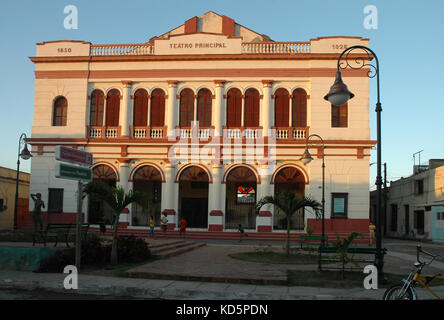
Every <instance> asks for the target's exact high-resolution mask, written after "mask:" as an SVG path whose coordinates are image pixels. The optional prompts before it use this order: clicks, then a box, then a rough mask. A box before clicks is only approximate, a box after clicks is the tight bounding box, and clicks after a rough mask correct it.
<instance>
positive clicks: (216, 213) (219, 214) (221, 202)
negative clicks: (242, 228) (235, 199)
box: [208, 164, 225, 231]
mask: <svg viewBox="0 0 444 320" xmlns="http://www.w3.org/2000/svg"><path fill="white" fill-rule="evenodd" d="M212 169H213V170H212V175H213V183H210V184H209V190H208V208H209V216H208V231H222V230H223V228H224V220H225V218H224V217H225V213H224V212H225V187H224V186H222V177H223V171H224V170H223V166H222V164H213V168H212Z"/></svg>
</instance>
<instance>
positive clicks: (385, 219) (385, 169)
mask: <svg viewBox="0 0 444 320" xmlns="http://www.w3.org/2000/svg"><path fill="white" fill-rule="evenodd" d="M383 218H384V235H385V234H386V233H387V162H384V214H383Z"/></svg>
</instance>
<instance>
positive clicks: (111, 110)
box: [106, 89, 120, 127]
mask: <svg viewBox="0 0 444 320" xmlns="http://www.w3.org/2000/svg"><path fill="white" fill-rule="evenodd" d="M119 112H120V92H119V90H117V89H112V90H111V91H110V92H108V95H107V96H106V126H107V127H117V126H119Z"/></svg>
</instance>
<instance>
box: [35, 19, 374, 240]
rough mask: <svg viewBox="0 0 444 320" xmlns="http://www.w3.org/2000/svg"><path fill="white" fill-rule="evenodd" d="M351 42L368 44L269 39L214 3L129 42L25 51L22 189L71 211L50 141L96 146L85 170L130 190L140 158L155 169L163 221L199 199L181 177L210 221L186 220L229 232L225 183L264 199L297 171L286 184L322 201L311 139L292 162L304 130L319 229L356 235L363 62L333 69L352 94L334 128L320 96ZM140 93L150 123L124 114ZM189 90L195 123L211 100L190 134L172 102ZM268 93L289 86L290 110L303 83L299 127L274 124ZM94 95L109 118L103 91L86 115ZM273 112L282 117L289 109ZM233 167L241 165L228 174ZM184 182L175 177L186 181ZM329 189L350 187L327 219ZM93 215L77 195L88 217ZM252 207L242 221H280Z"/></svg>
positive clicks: (57, 44)
mask: <svg viewBox="0 0 444 320" xmlns="http://www.w3.org/2000/svg"><path fill="white" fill-rule="evenodd" d="M352 45H364V46H368V39H363V38H359V37H344V36H338V37H324V38H322V37H321V38H316V39H311V40H310V41H306V42H274V41H272V40H271V39H270V38H268V37H267V36H265V35H261V34H258V33H256V32H254V31H252V30H250V29H248V28H246V27H243V26H242V25H239V24H237V23H236V22H234V21H233V20H232V19H230V18H228V17H225V16H220V15H218V14H216V13H213V12H208V13H206V14H204V15H202V16H200V17H194V18H192V19H189V20H188V21H186V22H185V23H184V24H183V25H181V26H179V27H178V28H176V29H174V30H171V31H170V32H167V33H165V34H163V35H161V36H159V37H154V38H152V39H151V40H150V41H148V42H144V43H140V44H127V45H96V44H91V43H89V42H82V41H53V42H51V41H49V42H44V43H39V44H37V55H36V56H35V57H32V58H31V60H32V61H33V62H34V63H35V102H34V122H33V127H32V137H31V139H30V143H31V144H32V152H33V155H34V156H33V158H32V169H31V192H32V193H35V192H40V193H41V194H42V196H43V199H44V200H45V199H47V198H48V192H49V191H48V190H49V189H51V188H56V189H64V192H63V213H60V214H61V215H63V214H65V213H73V212H75V211H76V200H75V199H76V197H75V192H76V182H74V181H67V180H61V179H57V178H55V176H54V170H55V163H56V161H55V159H54V150H55V146H56V145H66V146H71V147H75V148H79V149H82V150H85V151H88V152H91V153H93V154H94V162H95V164H94V165H93V168H96V167H97V166H100V165H103V166H106V167H107V168H108V169H109V170H110V171H109V172H110V173H109V174H110V175H111V176H112V179H114V180H115V183H116V184H117V185H121V186H123V187H124V188H125V189H127V190H128V189H132V188H134V187H135V184H136V182H135V181H136V180H137V179H139V178H140V177H141V175H140V172H142V171H138V170H140V169H141V168H143V167H147V168H148V167H149V168H150V169H149V170H148V169H145V170H146V172H148V171H149V172H155V173H156V175H157V178H144V179H145V180H146V181H152V182H153V181H156V182H155V183H154V182H153V184H152V185H153V187H152V186H151V185H150V186H149V183H146V184H145V185H144V187H143V188H146V190H148V189H149V190H150V192H151V191H152V190H151V188H154V190H157V189H156V188H158V189H159V190H157V191H153V192H154V193H155V192H159V193H160V194H161V196H160V198H161V199H158V202H159V204H158V206H159V210H158V211H161V212H166V213H167V214H168V219H169V222H170V224H171V227H175V226H177V225H178V221H179V220H180V217H181V215H182V213H181V212H182V211H183V210H185V209H184V206H186V205H187V203H188V205H191V206H198V203H200V202H196V201H194V200H190V199H195V198H196V197H197V198H199V197H202V196H194V195H193V191H190V190H187V189H188V187H187V186H188V184H186V183H189V185H190V186H192V188H195V189H196V190H197V189H199V188H203V189H204V190H208V191H202V190H201V191H196V193H199V194H200V195H202V194H206V192H207V196H206V197H207V206H206V210H204V209H202V210H204V211H206V215H207V217H206V218H205V219H204V220H202V221H201V220H199V223H197V222H196V226H197V225H199V226H198V227H196V229H202V230H208V231H212V230H218V231H222V230H227V231H229V230H232V229H235V228H234V227H233V226H232V223H231V224H230V223H228V224H227V219H231V220H230V221H232V222H233V221H246V220H242V219H243V218H242V217H241V216H242V214H243V213H238V212H236V210H237V209H236V208H241V209H239V210H241V211H242V210H245V206H244V207H241V206H240V205H239V202H237V203H235V202H236V201H234V202H233V203H232V202H230V201H231V200H230V199H228V198H229V197H231V196H228V195H227V190H229V188H231V187H229V185H231V184H233V183H234V184H235V186H236V188H238V187H239V186H241V187H243V185H242V183H243V182H245V183H246V184H245V186H250V185H251V186H253V188H254V193H255V198H256V199H257V200H258V199H259V198H260V197H262V196H265V195H273V194H274V192H275V187H276V185H277V183H278V182H277V181H278V180H279V181H281V180H280V179H281V178H282V177H283V175H282V172H283V171H282V170H283V169H285V168H292V170H293V171H292V172H293V173H294V174H295V175H296V176H298V178H297V179H299V180H297V182H296V180H294V181H293V180H292V181H290V180H289V183H290V182H291V183H293V184H294V185H296V184H297V183H299V182H300V181H303V186H301V185H299V187H298V188H301V190H303V193H304V194H305V195H310V196H312V197H314V198H315V199H317V200H318V201H321V188H320V187H321V183H322V178H321V177H322V171H321V164H322V159H321V158H322V152H321V149H320V144H318V143H317V141H316V140H311V143H312V144H313V145H312V146H311V147H310V152H311V154H312V155H313V157H314V158H315V159H314V161H312V162H311V163H310V164H309V165H306V166H304V165H303V164H302V162H301V161H300V160H299V159H300V157H301V155H302V153H303V151H304V148H305V143H306V140H305V139H306V138H307V137H308V136H309V135H310V134H318V135H320V136H321V137H322V138H323V139H324V141H325V163H326V183H325V195H326V210H325V215H326V219H327V222H326V225H329V226H330V227H329V229H328V230H330V231H331V232H334V231H338V232H340V233H341V232H344V233H345V232H348V231H352V230H350V229H351V228H354V229H359V230H360V231H364V232H366V230H368V208H369V196H368V194H369V187H368V186H369V158H370V148H371V147H372V146H374V145H375V142H374V141H372V140H371V139H370V128H369V114H370V111H369V82H368V77H367V74H366V70H360V71H359V70H345V71H344V72H343V76H344V81H345V82H346V83H347V85H348V87H349V88H350V90H352V91H353V92H354V93H355V95H356V96H355V98H354V99H352V100H351V101H349V103H348V106H347V108H348V111H347V115H346V118H347V119H346V121H347V124H346V126H345V127H344V126H343V127H332V111H331V110H332V106H331V105H330V104H329V103H328V102H327V101H325V100H324V99H323V97H324V95H325V94H326V93H327V92H328V90H329V88H330V86H331V85H332V83H333V80H334V75H335V72H336V64H337V58H338V56H339V54H340V52H342V51H343V49H345V48H346V47H348V46H352ZM113 89H115V90H117V91H113ZM139 89H143V90H145V92H146V93H147V95H146V96H147V97H148V102H147V105H148V115H147V117H148V119H147V122H146V123H147V124H146V125H144V126H136V125H135V122H136V121H139V120H140V119H137V117H138V116H135V101H136V96H137V94H138V92H140V91H138V90H139ZM187 89H188V90H191V92H192V93H193V94H192V95H194V100H193V103H192V105H191V109H193V108H194V110H193V111H190V110H189V111H188V112H190V113H189V114H192V115H193V117H194V118H193V119H192V120H196V119H198V118H199V117H200V116H201V114H202V117H205V116H204V114H205V112H207V111H202V110H204V109H202V108H204V107H202V106H201V105H200V102H199V101H201V100H199V99H200V96H199V95H200V94H201V92H209V97H210V98H209V99H210V100H208V101H210V102H208V101H207V100H205V101H207V102H202V103H203V104H205V103H208V104H209V105H210V107H209V109H208V110H210V111H209V112H210V116H209V120H208V121H210V125H206V126H200V127H199V128H194V129H193V128H192V127H190V126H184V125H181V121H182V120H181V119H182V117H183V115H182V113H181V110H182V109H181V108H182V107H181V105H182V102H181V101H185V98H184V99H183V100H182V96H181V95H182V94H184V92H186V91H185V90H187ZM202 89H205V90H204V91H202ZM230 89H237V90H238V92H239V91H240V99H241V100H242V101H241V102H240V103H239V108H241V109H240V111H239V114H240V117H241V118H240V120H239V121H240V123H241V125H240V126H236V127H233V126H228V122H227V121H228V117H230V116H231V114H229V113H227V104H228V102H227V101H228V99H229V95H230ZM249 89H254V90H255V91H254V92H257V93H258V99H259V100H258V104H259V109H258V110H259V111H258V112H259V113H258V125H257V126H246V125H245V123H247V118H249V117H250V114H248V113H246V111H245V110H247V108H249V103H250V102H249V101H250V100H248V98H246V96H248V94H249V92H252V91H251V90H250V91H249ZM279 89H285V90H284V91H285V92H288V93H289V95H288V99H289V101H290V109H291V104H292V100H291V99H292V96H294V92H297V91H295V90H297V89H302V90H303V92H305V94H306V115H305V117H306V118H305V122H306V124H305V126H294V121H293V120H294V119H293V118H294V117H296V115H295V113H292V111H290V112H289V114H288V125H284V126H282V125H281V126H279V127H277V126H276V121H277V119H276V115H275V107H276V103H277V102H276V101H277V98H276V97H277V96H278V93H277V91H278V90H279ZM95 90H100V91H101V92H102V93H103V96H104V97H111V93H112V91H113V92H114V93H115V94H116V95H117V96H118V97H119V98H118V100H120V102H116V103H117V104H118V107H117V108H118V123H117V124H116V123H115V124H114V125H112V126H110V125H108V124H107V121H108V119H110V115H107V114H106V112H107V110H108V112H109V110H111V109H108V107H107V103H110V102H109V101H111V100H110V99H111V98H106V99H105V100H104V102H103V104H104V107H103V115H101V116H100V121H101V122H100V123H94V124H92V120H91V119H92V117H93V113H94V112H95V111H94V110H95V109H94V108H96V106H95V105H94V103H95V102H92V100H94V99H95V98H94V92H95ZM156 90H157V91H156ZM281 91H282V90H281ZM284 91H282V92H284ZM96 92H97V91H96ZM156 92H157V93H158V92H161V93H162V96H161V97H162V98H161V99H163V100H161V101H163V102H161V104H162V103H163V107H161V108H163V109H159V110H163V111H162V112H164V116H163V117H162V116H161V118H162V119H160V122H161V125H158V124H157V125H155V126H154V125H151V126H150V123H152V121H153V118H154V117H156V119H157V116H158V115H157V114H156V112H151V111H150V110H151V109H150V108H154V105H155V103H157V102H155V101H157V100H154V97H155V95H156V94H157V93H156ZM231 92H233V91H231ZM298 92H299V91H298ZM60 97H64V98H65V99H66V101H67V107H66V109H64V110H65V111H64V112H66V115H65V116H62V117H65V118H64V119H65V120H66V123H65V124H64V125H54V123H55V119H54V118H55V117H58V116H59V115H58V114H56V112H55V111H54V108H55V104H56V102H57V101H58V99H59V98H60ZM190 99H192V96H191V98H190ZM202 99H204V98H202ZM94 101H95V100H94ZM97 101H98V100H97ZM116 101H117V100H116ZM202 101H203V100H202ZM57 103H58V102H57ZM184 103H185V102H184ZM156 106H157V105H156ZM156 108H157V107H156ZM156 110H157V109H156ZM94 116H96V113H94ZM277 116H278V117H279V119H280V120H279V121H281V122H282V121H283V122H285V124H287V123H286V120H285V119H287V118H286V117H282V116H281V115H279V114H277ZM109 121H111V120H109ZM116 121H117V120H116ZM156 121H157V120H156ZM230 121H231V120H230ZM162 122H163V123H162ZM250 148H253V149H254V150H253V151H251V150H250ZM227 150H228V151H227ZM250 151H251V152H252V153H254V156H251V154H252V153H251V152H250ZM191 167H193V168H194V169H192V170H191V169H190V168H191ZM239 167H243V168H245V169H238V170H237V171H236V168H239ZM196 168H198V169H196ZM108 169H107V170H108ZM150 170H154V171H150ZM234 173H236V175H237V176H235V174H234ZM247 176H248V177H247ZM250 176H251V177H250ZM202 177H203V178H202ZM150 179H151V180H150ZM276 179H277V180H276ZM282 179H283V178H282ZM182 180H183V181H186V183H185V184H182V186H183V187H181V181H182ZM275 180H276V181H275ZM197 182H203V183H204V184H205V183H207V185H206V184H205V185H203V184H201V185H199V184H198V183H197ZM247 182H248V183H247ZM157 183H158V184H157ZM230 183H231V184H230ZM190 188H191V187H190ZM182 189H184V190H182ZM230 190H231V189H230ZM230 192H231V191H230ZM236 192H239V191H236ZM337 193H338V194H346V195H347V198H346V202H347V203H346V207H347V212H346V217H340V218H335V219H330V217H331V212H332V194H337ZM230 194H231V193H230ZM187 199H188V200H187ZM227 199H228V200H227ZM193 201H194V202H193ZM204 202H205V201H203V202H202V206H204V207H205V204H204ZM230 206H231V207H230ZM228 207H230V208H228ZM90 210H91V209H90V208H89V205H88V202H85V203H84V211H85V215H86V219H87V220H88V219H89V217H90V216H91V213H90V212H89V211H90ZM229 210H231V211H229ZM262 210H263V211H262V212H261V213H260V214H259V215H258V216H255V217H254V218H251V219H253V220H254V221H250V220H251V219H250V220H249V222H248V224H247V226H249V229H253V230H256V231H263V232H279V231H280V230H281V229H282V228H277V227H276V226H277V222H276V221H277V220H276V217H275V214H276V212H275V210H274V208H271V207H264V208H263V209H262ZM134 212H135V208H134V207H131V208H129V213H128V214H126V215H122V216H121V221H120V222H121V223H122V224H123V225H125V226H127V227H128V228H141V227H143V224H142V226H141V225H140V223H139V224H137V223H135V222H134V221H135V219H134V217H135V213H134ZM229 212H230V213H229ZM239 212H240V211H239ZM156 214H158V212H156ZM228 214H231V218H229V217H227V215H228ZM193 217H194V216H193ZM311 218H313V216H312V215H311V214H310V213H309V212H306V213H305V215H303V216H302V219H303V220H304V225H305V226H306V225H307V222H308V224H310V223H315V222H313V221H312V220H310V219H311ZM192 219H194V218H192ZM196 219H198V218H196ZM236 219H237V220H236ZM196 221H197V220H196ZM205 223H206V225H205ZM233 223H234V222H233ZM236 223H237V222H236ZM200 224H203V225H200ZM299 229H301V231H302V230H303V228H299ZM316 232H320V229H319V230H318V228H317V229H316Z"/></svg>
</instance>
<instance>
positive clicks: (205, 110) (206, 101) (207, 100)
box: [197, 89, 213, 127]
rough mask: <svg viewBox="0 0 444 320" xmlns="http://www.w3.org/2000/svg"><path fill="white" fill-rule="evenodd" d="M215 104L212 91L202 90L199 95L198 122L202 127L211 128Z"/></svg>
mask: <svg viewBox="0 0 444 320" xmlns="http://www.w3.org/2000/svg"><path fill="white" fill-rule="evenodd" d="M212 102H213V98H212V94H211V91H210V90H208V89H200V90H199V93H198V94H197V121H199V126H200V127H209V126H211V105H212Z"/></svg>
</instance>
